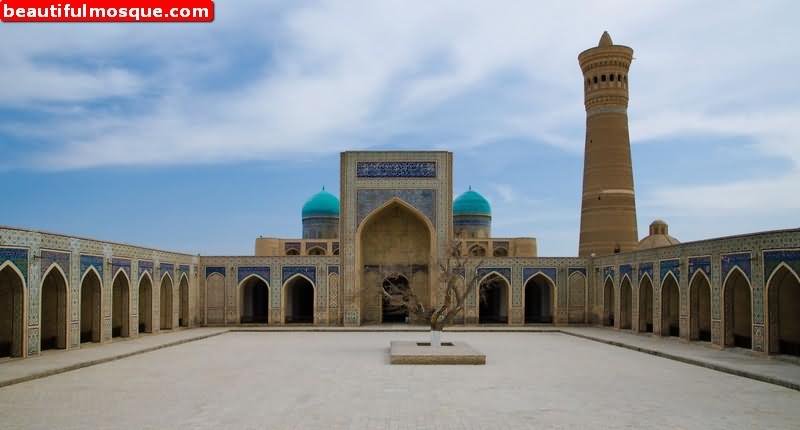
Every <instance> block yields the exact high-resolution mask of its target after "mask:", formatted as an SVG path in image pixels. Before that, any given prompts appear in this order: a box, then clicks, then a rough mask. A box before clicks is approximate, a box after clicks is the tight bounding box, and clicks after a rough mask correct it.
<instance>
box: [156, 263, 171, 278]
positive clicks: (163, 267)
mask: <svg viewBox="0 0 800 430" xmlns="http://www.w3.org/2000/svg"><path fill="white" fill-rule="evenodd" d="M158 270H159V271H160V272H161V273H162V274H164V273H169V274H170V276H172V273H173V272H174V271H175V265H174V264H172V263H161V264H159V265H158Z"/></svg>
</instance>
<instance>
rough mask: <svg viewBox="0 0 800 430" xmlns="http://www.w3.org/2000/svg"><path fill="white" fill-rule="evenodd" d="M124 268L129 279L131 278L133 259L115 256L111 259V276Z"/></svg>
mask: <svg viewBox="0 0 800 430" xmlns="http://www.w3.org/2000/svg"><path fill="white" fill-rule="evenodd" d="M119 269H122V271H123V272H125V274H126V275H128V279H131V260H128V259H127V258H114V259H112V260H111V276H114V275H116V274H117V271H118V270H119Z"/></svg>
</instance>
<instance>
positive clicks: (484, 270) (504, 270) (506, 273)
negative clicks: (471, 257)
mask: <svg viewBox="0 0 800 430" xmlns="http://www.w3.org/2000/svg"><path fill="white" fill-rule="evenodd" d="M492 272H497V273H499V274H501V275H502V276H503V277H504V278H506V280H507V281H508V282H511V268H510V267H481V268H479V269H478V272H477V273H478V280H481V279H483V278H484V277H485V276H486V275H488V274H490V273H492Z"/></svg>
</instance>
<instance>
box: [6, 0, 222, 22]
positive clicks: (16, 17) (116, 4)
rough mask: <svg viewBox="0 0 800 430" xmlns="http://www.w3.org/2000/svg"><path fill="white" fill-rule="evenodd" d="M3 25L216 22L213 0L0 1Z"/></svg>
mask: <svg viewBox="0 0 800 430" xmlns="http://www.w3.org/2000/svg"><path fill="white" fill-rule="evenodd" d="M0 21H2V22H212V21H214V2H213V1H212V0H83V1H81V0H78V1H69V0H61V1H57V0H0Z"/></svg>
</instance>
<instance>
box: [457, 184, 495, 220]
mask: <svg viewBox="0 0 800 430" xmlns="http://www.w3.org/2000/svg"><path fill="white" fill-rule="evenodd" d="M453 215H455V216H458V215H484V216H492V207H491V206H489V201H488V200H486V198H484V197H483V196H482V195H480V193H478V192H477V191H472V187H470V188H469V191H467V192H466V193H464V194H462V195H460V196H458V197H456V199H455V201H453Z"/></svg>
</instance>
